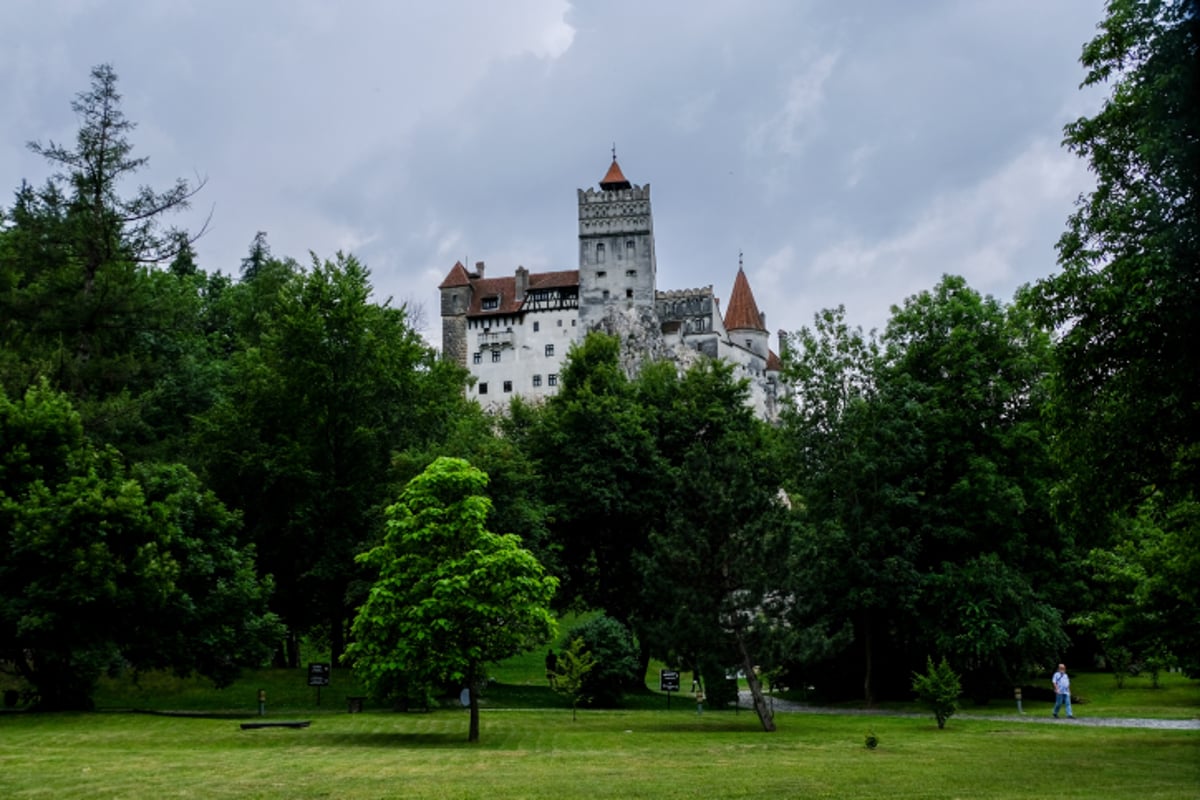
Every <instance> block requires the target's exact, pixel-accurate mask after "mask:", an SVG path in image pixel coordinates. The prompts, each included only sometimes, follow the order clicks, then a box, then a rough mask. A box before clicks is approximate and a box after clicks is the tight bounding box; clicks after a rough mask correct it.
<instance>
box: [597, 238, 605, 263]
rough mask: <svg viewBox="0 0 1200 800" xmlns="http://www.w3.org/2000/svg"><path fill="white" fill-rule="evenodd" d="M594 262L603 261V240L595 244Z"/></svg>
mask: <svg viewBox="0 0 1200 800" xmlns="http://www.w3.org/2000/svg"><path fill="white" fill-rule="evenodd" d="M596 263H597V264H603V263H604V242H601V243H600V244H598V245H596Z"/></svg>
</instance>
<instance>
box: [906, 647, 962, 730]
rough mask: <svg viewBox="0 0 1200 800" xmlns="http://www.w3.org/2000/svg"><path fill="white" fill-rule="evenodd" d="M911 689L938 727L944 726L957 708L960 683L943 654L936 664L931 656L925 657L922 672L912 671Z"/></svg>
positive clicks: (960, 689)
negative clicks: (923, 670) (931, 714)
mask: <svg viewBox="0 0 1200 800" xmlns="http://www.w3.org/2000/svg"><path fill="white" fill-rule="evenodd" d="M912 690H913V692H915V693H916V695H917V699H918V700H920V701H921V703H923V704H924V705H925V706H926V707H927V708H929V710H930V711H932V712H933V716H934V718H935V719H937V726H938V728H945V727H946V720H948V719H950V717H952V716H954V712H955V711H957V710H958V698H959V696H960V695H961V694H962V683H961V681H960V680H959V678H958V674H957V673H956V672H955V671H954V670H953V669H952V668H951V667H950V662H949V661H947V660H946V657H945V656H942V660H941V661H939V662H938V663H937V666H934V663H933V658H927V659H926V660H925V672H924V674H921V673H917V672H914V673H913V678H912Z"/></svg>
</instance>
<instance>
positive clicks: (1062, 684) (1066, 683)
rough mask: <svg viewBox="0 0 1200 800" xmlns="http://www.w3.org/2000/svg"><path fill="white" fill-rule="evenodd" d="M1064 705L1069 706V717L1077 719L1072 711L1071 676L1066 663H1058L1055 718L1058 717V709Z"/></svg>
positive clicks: (1055, 683)
mask: <svg viewBox="0 0 1200 800" xmlns="http://www.w3.org/2000/svg"><path fill="white" fill-rule="evenodd" d="M1063 706H1066V707H1067V719H1075V715H1074V714H1072V713H1071V678H1070V676H1069V675H1067V666H1066V664H1059V665H1058V672H1056V673H1054V718H1055V719H1058V710H1059V709H1060V708H1062V707H1063Z"/></svg>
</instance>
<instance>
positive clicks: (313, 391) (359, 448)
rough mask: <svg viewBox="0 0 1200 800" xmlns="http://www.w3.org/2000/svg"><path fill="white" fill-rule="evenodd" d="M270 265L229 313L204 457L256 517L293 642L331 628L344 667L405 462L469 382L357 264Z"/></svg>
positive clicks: (221, 489)
mask: <svg viewBox="0 0 1200 800" xmlns="http://www.w3.org/2000/svg"><path fill="white" fill-rule="evenodd" d="M255 247H256V248H258V249H260V250H261V248H263V247H265V243H264V242H262V241H260V240H256V243H255ZM253 252H254V251H252V258H254V257H255V256H254V255H253ZM258 257H261V258H263V259H265V260H263V261H262V263H260V264H258V265H257V266H256V267H255V268H254V269H253V270H250V271H248V275H251V276H252V277H248V278H247V279H246V280H245V281H244V282H243V283H241V284H238V285H236V286H233V287H228V288H226V289H225V290H224V291H223V293H222V297H221V298H220V302H219V303H218V304H217V310H218V311H219V312H220V313H221V314H222V316H223V318H224V320H225V321H224V324H223V326H222V327H223V329H224V331H225V333H226V335H227V336H228V337H229V339H230V340H231V345H232V353H231V354H230V356H229V358H228V366H227V367H226V372H225V374H224V375H223V377H222V385H221V391H220V395H219V397H218V398H217V400H216V402H215V403H214V405H213V407H212V408H211V409H210V410H209V411H208V412H207V413H205V414H204V415H202V416H201V417H200V420H199V423H198V431H197V436H196V439H197V441H196V450H197V452H198V453H199V454H200V458H201V459H202V461H203V463H204V467H205V468H204V472H205V476H206V478H207V480H208V481H209V482H210V484H211V485H212V486H213V488H214V490H216V491H217V492H218V494H219V495H220V496H221V497H222V498H223V499H224V500H225V501H226V502H228V503H230V504H231V505H234V506H236V507H238V508H242V509H245V514H246V527H247V533H248V537H249V539H250V540H251V541H253V542H254V543H255V544H256V546H257V547H258V552H259V557H260V559H261V563H262V564H263V565H264V568H265V569H267V570H269V571H271V572H272V573H273V574H274V575H275V577H276V580H277V582H278V587H279V590H278V594H277V598H276V603H275V608H276V609H277V611H278V612H279V613H280V615H281V616H282V617H283V618H284V620H285V622H286V623H287V624H288V626H289V628H290V629H291V633H292V636H293V637H295V636H297V635H299V634H302V633H306V632H309V631H312V630H321V631H322V633H323V635H324V636H326V637H327V638H328V641H329V643H330V647H331V649H332V651H333V655H334V657H335V658H336V657H337V656H338V655H340V654H341V652H342V648H343V644H344V636H345V632H346V625H347V620H348V618H349V616H350V615H351V614H352V608H353V603H354V602H356V601H357V600H358V599H361V596H362V592H364V591H365V587H364V586H361V585H360V584H358V583H357V578H358V573H357V571H356V568H355V566H354V556H355V554H356V553H358V552H360V551H362V550H364V549H366V548H368V547H369V546H370V545H371V544H372V543H373V542H375V541H378V539H379V536H380V535H381V528H382V524H383V508H384V506H385V505H386V503H387V501H388V498H389V497H392V496H394V493H395V489H394V487H392V486H390V485H389V484H388V482H387V480H386V477H387V476H388V474H389V471H390V469H391V463H392V454H393V452H394V451H395V450H398V449H404V448H407V447H418V446H423V445H425V444H426V443H427V442H428V441H429V440H431V439H434V438H437V437H440V436H441V435H443V433H444V429H445V424H444V423H445V417H446V415H448V414H449V413H450V412H451V411H452V410H453V409H455V408H456V407H457V406H456V405H455V401H456V398H457V397H458V395H459V393H460V392H461V387H462V383H461V375H460V373H459V371H458V370H457V369H456V368H453V367H451V366H449V365H448V364H446V362H444V361H441V360H440V359H438V358H437V357H436V354H435V353H434V351H433V350H432V349H431V348H429V347H428V346H427V345H426V344H425V343H424V341H423V340H422V339H421V337H420V335H419V334H418V333H417V332H416V331H415V330H413V328H412V326H411V324H410V320H409V317H408V314H407V311H406V309H404V308H400V309H393V308H388V307H386V306H379V305H376V304H374V303H372V302H370V295H371V284H370V273H369V271H368V270H367V268H366V267H364V266H363V265H362V264H361V263H359V262H358V260H357V259H355V258H354V257H353V256H346V255H343V254H340V253H339V254H338V255H337V256H336V257H335V258H334V259H333V260H332V261H319V260H318V259H316V258H315V257H314V258H313V261H312V264H311V267H310V268H309V269H308V270H304V269H302V268H301V267H300V266H299V265H297V264H295V263H294V262H286V261H284V262H279V261H275V260H273V259H270V258H269V257H267V256H266V255H264V254H262V253H259V256H258ZM348 598H349V599H348ZM290 656H291V658H290V659H289V660H290V661H291V663H293V664H295V663H297V662H296V661H295V660H294V659H295V650H294V648H293V649H292V653H291V654H290Z"/></svg>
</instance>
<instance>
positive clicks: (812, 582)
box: [783, 307, 920, 706]
mask: <svg viewBox="0 0 1200 800" xmlns="http://www.w3.org/2000/svg"><path fill="white" fill-rule="evenodd" d="M787 338H788V347H787V348H786V349H785V360H784V361H785V363H784V369H785V374H786V376H787V381H788V385H789V386H790V387H791V390H792V393H793V398H794V401H795V402H793V403H792V404H790V405H789V406H788V407H787V408H786V409H785V411H784V415H783V434H784V437H785V441H786V443H787V458H788V469H787V470H785V474H786V476H787V483H786V485H787V488H788V491H789V492H790V493H791V494H792V495H793V497H794V499H795V501H796V502H797V505H798V507H799V512H800V515H801V518H802V519H803V525H801V526H800V527H799V528H798V532H797V537H796V540H795V545H794V550H793V558H792V562H791V570H790V571H791V574H792V576H793V577H794V580H793V581H792V583H791V584H790V585H791V586H792V587H793V588H792V598H793V602H792V605H791V609H790V625H789V632H790V635H789V636H788V637H787V638H788V641H787V644H786V652H787V655H788V657H789V660H790V661H792V662H793V663H794V662H799V664H800V665H801V666H803V665H811V664H819V663H821V662H826V661H831V660H832V659H838V661H839V666H842V665H841V663H840V657H839V654H842V653H847V652H849V651H848V648H851V647H853V651H852V652H853V654H854V655H855V657H856V660H857V662H858V663H857V665H855V666H856V667H857V669H853V668H851V669H846V668H842V669H834V670H832V672H833V674H835V675H836V674H839V673H841V674H846V673H851V672H855V673H857V675H858V680H859V686H861V691H862V697H863V700H864V702H865V703H866V704H867V705H868V706H869V705H872V704H873V703H874V700H875V694H876V691H877V684H878V678H877V675H876V670H875V668H874V665H875V662H876V660H877V657H882V658H885V659H886V656H887V652H888V649H889V648H890V643H889V642H888V641H886V633H885V632H886V631H889V630H893V629H894V625H893V620H892V616H893V615H894V614H896V613H897V612H898V611H899V610H901V609H911V608H912V607H913V603H914V598H915V597H916V596H917V594H918V592H919V583H920V580H919V573H918V572H917V570H916V568H915V562H916V554H917V552H918V549H919V540H918V539H917V538H916V537H914V536H913V535H912V534H911V531H910V530H908V529H907V528H905V527H904V526H903V525H899V524H896V521H895V519H894V517H895V515H896V513H897V510H898V509H902V508H905V507H906V506H910V505H911V504H913V503H915V502H916V501H917V494H916V493H917V487H916V486H915V485H914V483H915V476H914V475H913V474H912V473H911V471H910V469H909V461H910V460H911V459H912V458H913V456H914V445H915V443H916V442H917V441H918V439H917V436H916V429H915V426H914V421H913V413H912V412H913V408H914V404H912V403H910V402H909V397H908V396H907V394H906V393H905V392H904V391H903V390H900V389H899V388H898V387H890V386H879V385H878V378H879V370H880V365H881V354H880V347H879V343H878V341H877V339H876V337H875V335H874V332H871V334H869V335H866V334H864V333H863V331H862V329H861V328H851V327H850V326H849V325H847V324H846V321H845V310H844V309H843V308H841V307H838V308H837V309H827V310H825V311H822V312H820V313H818V314H817V315H816V316H815V318H814V325H813V327H812V328H803V329H801V330H800V331H798V332H796V333H794V334H791V335H790V336H788V337H787ZM830 681H832V676H831V677H830ZM821 682H822V683H823V684H825V683H827V681H826V680H821ZM835 691H836V692H838V693H840V692H841V691H842V689H840V688H838V689H836V690H835Z"/></svg>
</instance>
